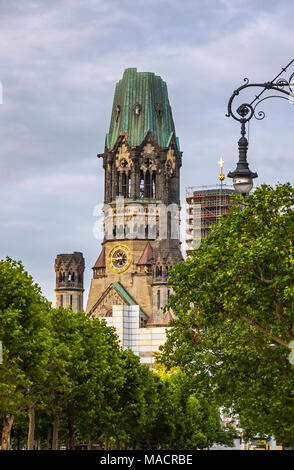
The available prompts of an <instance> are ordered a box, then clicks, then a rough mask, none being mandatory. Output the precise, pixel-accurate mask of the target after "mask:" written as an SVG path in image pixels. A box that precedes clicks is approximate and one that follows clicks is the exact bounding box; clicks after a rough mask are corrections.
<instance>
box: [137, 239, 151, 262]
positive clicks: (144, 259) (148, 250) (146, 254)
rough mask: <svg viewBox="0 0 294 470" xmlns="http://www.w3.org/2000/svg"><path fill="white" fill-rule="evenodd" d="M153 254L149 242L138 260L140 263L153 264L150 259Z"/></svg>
mask: <svg viewBox="0 0 294 470" xmlns="http://www.w3.org/2000/svg"><path fill="white" fill-rule="evenodd" d="M152 256H153V251H152V247H151V245H150V243H149V242H148V243H147V244H146V246H145V248H144V250H143V253H142V255H141V257H140V259H139V261H138V264H151V261H150V259H151V258H152Z"/></svg>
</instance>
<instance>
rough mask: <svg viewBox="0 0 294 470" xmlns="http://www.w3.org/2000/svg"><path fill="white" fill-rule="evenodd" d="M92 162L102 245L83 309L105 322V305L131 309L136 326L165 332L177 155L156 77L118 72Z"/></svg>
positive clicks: (175, 245)
mask: <svg viewBox="0 0 294 470" xmlns="http://www.w3.org/2000/svg"><path fill="white" fill-rule="evenodd" d="M98 157H99V158H101V159H102V161H103V169H104V172H105V181H104V240H103V243H102V247H101V251H100V254H99V256H98V258H97V261H96V263H95V265H94V266H93V279H92V282H91V287H90V292H89V298H88V303H87V309H86V310H87V312H88V313H89V314H90V315H93V316H98V317H111V316H112V307H113V305H125V306H132V305H139V313H140V327H144V326H150V327H151V326H164V325H167V323H168V321H169V319H170V315H169V314H165V313H163V311H162V309H163V307H164V305H165V304H166V302H167V299H168V296H169V294H170V292H171V287H170V286H168V285H167V279H168V269H169V268H170V267H171V266H173V265H174V264H175V263H177V262H179V261H182V260H183V258H182V253H181V249H180V244H181V243H180V239H179V223H180V220H179V209H180V195H179V185H180V168H181V162H182V152H181V151H180V148H179V141H178V138H177V137H176V133H175V127H174V122H173V117H172V111H171V107H170V104H169V99H168V93H167V86H166V83H165V82H164V81H163V80H162V79H161V77H159V76H156V75H155V74H153V73H150V72H144V73H143V72H137V69H135V68H129V69H127V70H125V72H124V74H123V77H122V79H121V80H120V81H119V82H118V83H117V85H116V89H115V94H114V100H113V107H112V114H111V120H110V128H109V132H108V134H107V135H106V140H105V148H104V152H103V153H101V154H98Z"/></svg>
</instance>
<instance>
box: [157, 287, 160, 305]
mask: <svg viewBox="0 0 294 470" xmlns="http://www.w3.org/2000/svg"><path fill="white" fill-rule="evenodd" d="M157 308H160V290H158V291H157Z"/></svg>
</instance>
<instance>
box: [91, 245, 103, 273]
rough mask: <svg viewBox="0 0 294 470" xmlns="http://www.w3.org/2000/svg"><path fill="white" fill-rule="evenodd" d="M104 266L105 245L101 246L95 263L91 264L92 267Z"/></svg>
mask: <svg viewBox="0 0 294 470" xmlns="http://www.w3.org/2000/svg"><path fill="white" fill-rule="evenodd" d="M105 267H106V262H105V246H104V247H103V248H102V251H101V253H100V255H99V256H98V259H97V261H96V263H95V264H94V266H93V269H94V268H105Z"/></svg>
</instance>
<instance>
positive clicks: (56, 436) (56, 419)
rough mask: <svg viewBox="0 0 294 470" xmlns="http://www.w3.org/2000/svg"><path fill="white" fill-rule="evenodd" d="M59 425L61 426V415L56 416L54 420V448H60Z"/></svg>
mask: <svg viewBox="0 0 294 470" xmlns="http://www.w3.org/2000/svg"><path fill="white" fill-rule="evenodd" d="M58 426H59V417H58V416H56V417H55V418H54V421H53V436H52V450H57V449H58Z"/></svg>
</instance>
